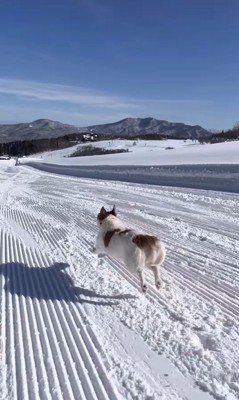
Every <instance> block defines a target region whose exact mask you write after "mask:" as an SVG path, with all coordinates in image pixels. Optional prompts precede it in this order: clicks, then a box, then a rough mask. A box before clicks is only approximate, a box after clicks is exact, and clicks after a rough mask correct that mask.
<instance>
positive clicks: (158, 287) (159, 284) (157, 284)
mask: <svg viewBox="0 0 239 400" xmlns="http://www.w3.org/2000/svg"><path fill="white" fill-rule="evenodd" d="M161 286H162V282H161V281H157V282H156V289H158V290H159V289H160V288H161Z"/></svg>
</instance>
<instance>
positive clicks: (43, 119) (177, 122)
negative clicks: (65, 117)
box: [0, 117, 219, 132]
mask: <svg viewBox="0 0 239 400" xmlns="http://www.w3.org/2000/svg"><path fill="white" fill-rule="evenodd" d="M127 119H156V120H157V121H160V122H168V123H173V124H183V125H190V126H200V127H201V128H203V129H206V128H204V127H203V126H201V125H198V124H194V125H192V124H185V123H184V122H182V121H168V120H165V119H161V120H159V119H158V118H155V117H143V118H142V117H125V118H123V119H120V120H118V121H111V122H107V123H104V122H103V123H100V124H92V125H85V126H78V125H74V124H68V122H65V121H60V120H52V119H49V118H37V119H35V120H32V121H24V122H10V123H0V126H1V125H19V124H32V123H33V122H36V121H51V122H57V123H60V124H63V125H72V126H73V127H75V128H81V129H82V128H89V127H91V126H98V125H108V124H109V125H111V124H112V125H113V124H117V123H120V122H123V121H124V120H127ZM206 130H207V129H206ZM209 131H210V129H209ZM218 132H219V130H218Z"/></svg>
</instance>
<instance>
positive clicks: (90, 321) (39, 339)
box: [0, 146, 239, 400]
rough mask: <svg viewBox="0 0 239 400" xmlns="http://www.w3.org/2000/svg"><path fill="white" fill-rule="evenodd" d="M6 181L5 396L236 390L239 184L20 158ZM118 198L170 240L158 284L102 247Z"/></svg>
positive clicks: (1, 271) (147, 395)
mask: <svg viewBox="0 0 239 400" xmlns="http://www.w3.org/2000/svg"><path fill="white" fill-rule="evenodd" d="M202 147H203V146H202ZM172 151H173V150H172ZM165 152H166V151H165ZM168 152H170V150H169V151H168ZM120 156H122V155H120ZM0 181H1V186H0V210H1V213H0V229H1V232H0V240H1V247H0V257H1V265H0V283H1V292H0V293H1V295H0V312H1V342H0V351H1V357H0V390H1V391H0V398H1V399H8V400H12V399H14V400H18V399H24V400H25V399H29V400H35V399H41V400H42V399H64V400H68V399H69V400H71V399H77V400H78V399H83V400H84V399H87V400H92V399H95V400H96V399H101V400H105V399H110V400H111V399H137V400H146V399H147V400H156V399H165V400H175V399H188V400H204V399H210V398H211V399H213V398H215V399H219V400H236V399H238V398H239V367H238V366H239V351H238V347H239V318H238V317H239V266H238V260H239V228H238V227H239V208H238V200H239V197H238V195H233V194H226V193H220V192H204V191H200V190H189V189H176V188H167V187H157V186H154V187H152V186H147V185H137V184H130V183H120V182H107V181H97V180H90V179H89V180H87V179H79V178H73V177H71V178H69V177H65V176H60V175H59V176H57V175H51V174H49V173H46V172H40V171H37V170H34V169H31V168H28V167H26V166H20V167H15V166H14V165H13V162H12V161H2V162H0ZM112 204H116V207H117V209H118V212H119V215H120V217H121V218H122V219H124V220H125V221H127V223H128V225H129V226H133V227H136V228H140V229H143V230H145V231H146V232H151V233H153V234H157V235H159V236H160V237H161V238H162V239H163V240H164V241H165V243H166V247H167V252H168V254H167V259H166V262H165V267H164V270H163V281H164V286H163V288H162V289H161V290H160V291H159V292H157V291H156V290H155V288H154V286H153V284H152V283H153V280H152V276H150V275H149V276H148V280H149V282H151V286H150V290H149V292H148V294H147V295H146V296H145V295H143V294H142V293H141V291H140V287H139V282H138V279H137V277H135V276H133V275H131V273H129V272H128V271H127V269H126V268H125V267H123V266H122V265H120V264H119V263H117V262H115V261H114V260H111V259H108V258H100V259H97V258H96V257H95V255H94V254H93V253H92V246H93V245H94V240H95V235H96V232H97V230H96V215H97V213H98V211H99V209H100V207H101V206H102V205H105V206H106V205H108V206H110V205H112Z"/></svg>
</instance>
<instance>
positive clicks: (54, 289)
mask: <svg viewBox="0 0 239 400" xmlns="http://www.w3.org/2000/svg"><path fill="white" fill-rule="evenodd" d="M67 267H69V265H68V264H65V263H55V264H53V265H51V266H49V267H45V268H44V267H43V268H40V267H29V266H27V265H25V264H21V263H7V264H2V265H0V276H1V275H2V276H4V277H5V284H4V290H5V291H6V292H8V293H11V294H12V295H18V296H21V295H22V296H24V297H30V298H32V299H38V300H64V301H67V302H74V303H89V304H95V305H103V306H111V305H116V304H117V302H112V300H122V299H132V298H135V296H132V295H130V294H122V295H120V294H119V295H109V296H107V295H100V294H97V293H96V292H95V291H93V290H90V289H85V288H82V287H75V286H74V282H73V280H72V279H71V277H70V276H69V275H68V274H67V273H66V272H65V269H66V268H67ZM82 296H83V297H82Z"/></svg>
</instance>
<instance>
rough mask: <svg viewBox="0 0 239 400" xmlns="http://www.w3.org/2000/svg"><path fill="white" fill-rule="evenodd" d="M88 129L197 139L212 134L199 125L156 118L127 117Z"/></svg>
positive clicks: (128, 134) (104, 132)
mask: <svg viewBox="0 0 239 400" xmlns="http://www.w3.org/2000/svg"><path fill="white" fill-rule="evenodd" d="M88 129H90V130H91V131H93V132H94V133H98V134H109V135H113V136H135V135H149V134H151V135H153V134H157V135H162V136H167V137H173V138H178V139H182V138H183V139H184V138H188V139H197V138H199V137H202V136H210V135H211V132H209V131H207V130H206V129H204V128H202V127H201V126H199V125H194V126H192V125H186V124H183V123H181V122H169V121H163V120H158V119H155V118H126V119H123V120H121V121H118V122H115V123H113V124H104V125H93V126H90V127H88Z"/></svg>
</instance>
